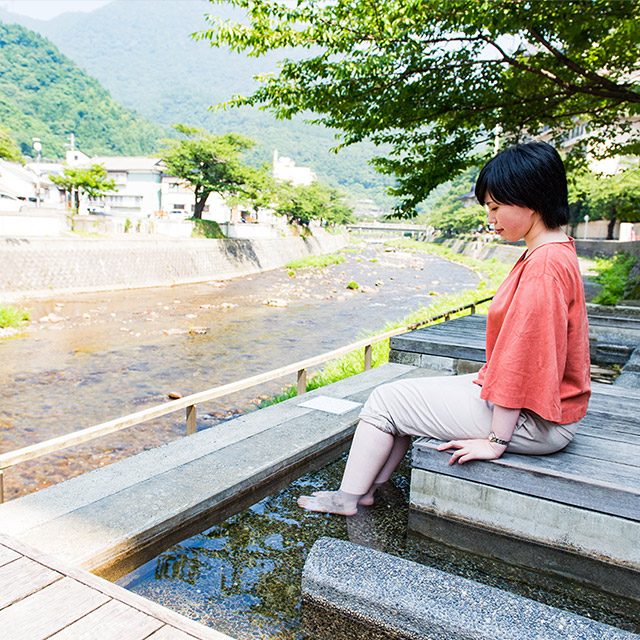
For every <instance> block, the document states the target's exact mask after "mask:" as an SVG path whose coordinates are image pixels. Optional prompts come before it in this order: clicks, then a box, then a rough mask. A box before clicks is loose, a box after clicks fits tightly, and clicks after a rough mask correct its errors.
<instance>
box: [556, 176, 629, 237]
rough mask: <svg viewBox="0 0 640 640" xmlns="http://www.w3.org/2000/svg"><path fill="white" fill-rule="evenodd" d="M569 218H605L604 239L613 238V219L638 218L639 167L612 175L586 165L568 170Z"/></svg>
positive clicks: (576, 219) (573, 220)
mask: <svg viewBox="0 0 640 640" xmlns="http://www.w3.org/2000/svg"><path fill="white" fill-rule="evenodd" d="M569 205H570V210H571V216H570V222H572V223H574V224H576V223H578V222H582V221H583V220H584V216H585V215H588V216H589V219H591V220H609V229H608V233H607V239H609V240H612V239H613V232H614V227H615V223H616V221H618V220H620V221H622V222H640V167H638V166H630V167H627V168H626V169H624V170H623V171H620V172H619V173H616V174H614V175H602V174H598V173H595V172H593V171H589V170H588V169H584V168H583V169H577V170H575V171H573V172H571V173H570V174H569Z"/></svg>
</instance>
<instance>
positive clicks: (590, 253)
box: [443, 238, 640, 264]
mask: <svg viewBox="0 0 640 640" xmlns="http://www.w3.org/2000/svg"><path fill="white" fill-rule="evenodd" d="M575 243H576V251H577V252H578V255H579V256H584V257H587V258H593V257H596V256H613V255H615V254H616V253H629V254H631V255H637V256H640V242H638V241H631V242H620V241H619V240H578V239H576V240H575ZM443 244H444V246H445V247H449V248H450V249H452V250H453V251H455V252H456V253H462V254H464V255H465V256H469V257H470V258H476V259H478V260H491V259H492V258H495V259H496V260H499V261H500V262H507V263H510V264H512V263H514V262H515V261H516V260H517V259H518V258H519V257H520V256H521V255H522V253H523V252H524V250H525V244H524V242H521V243H518V244H501V243H499V242H493V241H488V242H487V241H485V240H483V239H481V238H478V239H471V238H452V239H450V240H445V241H444V242H443Z"/></svg>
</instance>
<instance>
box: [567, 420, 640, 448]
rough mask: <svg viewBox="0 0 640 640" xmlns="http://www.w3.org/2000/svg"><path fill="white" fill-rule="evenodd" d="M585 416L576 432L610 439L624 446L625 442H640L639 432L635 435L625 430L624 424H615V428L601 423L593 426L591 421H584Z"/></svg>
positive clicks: (636, 443)
mask: <svg viewBox="0 0 640 640" xmlns="http://www.w3.org/2000/svg"><path fill="white" fill-rule="evenodd" d="M585 421H586V418H585V420H583V422H582V423H581V424H580V427H579V428H578V433H580V434H584V435H588V436H593V437H594V438H602V439H605V440H612V441H613V442H617V443H618V444H619V446H624V445H625V444H627V443H629V444H635V445H639V444H640V434H639V435H636V434H635V433H629V432H628V431H625V429H624V425H617V424H616V425H615V427H616V428H615V429H613V428H605V427H604V426H602V425H596V426H594V425H593V423H586V422H585Z"/></svg>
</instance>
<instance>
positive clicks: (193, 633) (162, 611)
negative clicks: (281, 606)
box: [0, 534, 233, 640]
mask: <svg viewBox="0 0 640 640" xmlns="http://www.w3.org/2000/svg"><path fill="white" fill-rule="evenodd" d="M0 545H2V546H4V547H6V548H7V549H9V550H11V551H14V552H16V553H18V554H19V555H23V556H24V557H25V558H30V559H32V560H34V561H36V562H38V563H39V564H41V565H43V566H45V567H49V568H50V569H52V570H54V571H58V572H60V573H62V574H64V575H66V576H69V577H70V578H73V579H74V580H75V581H76V582H78V583H80V584H82V585H85V586H86V587H88V588H90V589H93V590H95V591H97V592H98V593H101V594H103V595H104V596H106V597H107V598H106V599H107V600H110V599H113V600H117V601H119V602H121V603H124V604H126V605H127V606H129V607H132V608H133V609H136V610H138V611H142V612H144V613H146V614H148V615H149V616H152V617H154V618H156V619H157V620H160V621H161V622H162V623H163V624H164V625H167V626H168V627H169V629H175V630H176V636H175V637H176V638H182V635H181V633H187V634H190V635H188V637H190V638H198V639H199V640H233V638H231V637H230V636H227V635H225V634H223V633H220V632H219V631H216V630H215V629H211V628H209V627H206V626H204V625H202V624H200V623H199V622H196V621H194V620H191V619H189V618H187V617H185V616H182V615H180V614H179V613H176V612H175V611H171V610H170V609H167V608H166V607H163V606H161V605H159V604H157V603H155V602H152V601H151V600H147V599H146V598H143V597H142V596H139V595H138V594H136V593H133V592H132V591H127V590H126V589H123V588H122V587H120V586H118V585H116V584H113V583H111V582H108V581H107V580H104V579H102V578H99V577H98V576H94V575H93V574H91V573H88V572H87V571H83V570H82V569H79V568H77V567H74V566H71V565H68V564H66V563H64V562H61V561H60V560H59V559H58V558H53V557H51V556H49V555H47V554H45V553H42V552H41V551H39V550H36V549H34V548H33V547H30V546H29V545H26V544H25V543H24V542H21V541H19V540H15V539H13V538H8V537H7V536H5V535H3V534H0ZM0 629H1V628H0ZM177 629H180V630H181V631H177ZM0 637H1V638H2V640H4V636H2V635H1V634H0ZM169 637H172V636H169ZM12 640H13V639H12Z"/></svg>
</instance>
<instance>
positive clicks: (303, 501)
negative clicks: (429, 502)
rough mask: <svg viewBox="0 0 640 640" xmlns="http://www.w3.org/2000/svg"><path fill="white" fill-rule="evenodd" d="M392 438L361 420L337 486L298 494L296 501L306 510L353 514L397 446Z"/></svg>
mask: <svg viewBox="0 0 640 640" xmlns="http://www.w3.org/2000/svg"><path fill="white" fill-rule="evenodd" d="M402 439H403V440H404V438H402ZM395 441H396V437H395V436H393V435H391V434H390V433H386V432H385V431H381V430H380V429H378V428H377V427H374V426H373V425H370V424H368V423H367V422H363V421H362V420H361V421H360V422H359V423H358V427H357V428H356V433H355V435H354V436H353V442H352V443H351V449H350V450H349V458H348V459H347V466H346V467H345V470H344V475H343V476H342V484H341V485H340V489H339V490H338V491H317V492H316V493H314V494H313V495H312V496H301V497H300V498H298V504H299V505H300V506H301V507H302V508H303V509H307V510H309V511H321V512H324V513H337V514H341V515H345V516H350V515H353V514H354V513H355V512H356V511H357V510H358V501H359V500H360V499H361V498H362V496H364V495H366V494H368V493H369V491H370V490H371V488H372V485H373V483H374V481H375V480H376V479H377V478H378V476H379V475H380V474H381V471H382V470H383V469H384V468H386V467H387V464H386V463H387V462H388V460H389V459H390V457H391V454H392V452H394V451H395V449H396V447H395ZM403 446H404V443H403ZM406 450H407V449H406V448H405V449H404V451H405V453H406ZM396 455H397V454H396ZM398 461H399V460H398ZM396 465H397V463H396ZM394 468H395V465H394ZM391 471H393V469H392V470H391ZM391 471H390V472H389V475H391Z"/></svg>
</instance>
